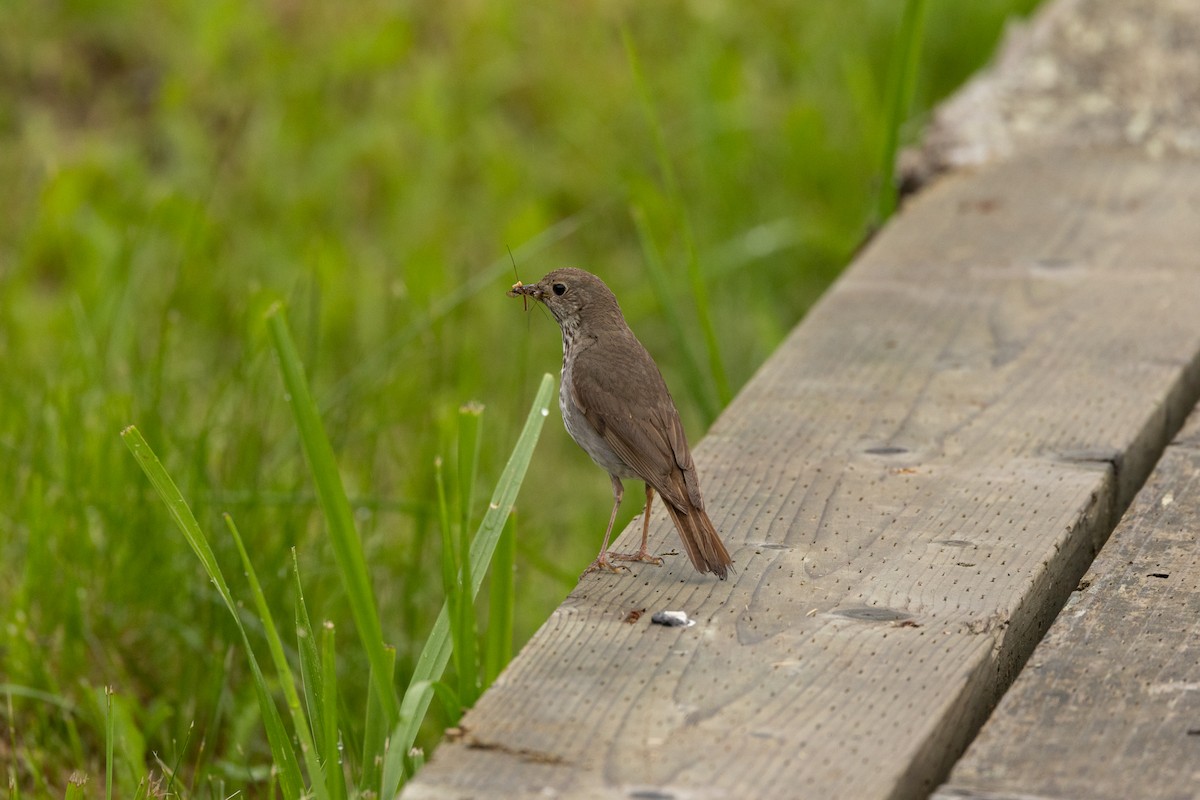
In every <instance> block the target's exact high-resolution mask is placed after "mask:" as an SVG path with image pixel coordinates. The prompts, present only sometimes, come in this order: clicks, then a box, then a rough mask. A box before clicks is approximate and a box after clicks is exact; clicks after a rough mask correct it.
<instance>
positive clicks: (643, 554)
mask: <svg viewBox="0 0 1200 800" xmlns="http://www.w3.org/2000/svg"><path fill="white" fill-rule="evenodd" d="M608 555H609V556H610V557H612V558H615V559H616V560H617V561H641V562H642V563H645V564H653V565H654V566H656V567H661V566H662V564H663V560H662V559H661V558H659V557H658V556H652V555H650V553H649V552H648V551H646V550H638V551H637V552H636V553H609V554H608Z"/></svg>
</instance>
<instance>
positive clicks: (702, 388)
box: [629, 205, 720, 424]
mask: <svg viewBox="0 0 1200 800" xmlns="http://www.w3.org/2000/svg"><path fill="white" fill-rule="evenodd" d="M629 214H630V216H631V217H632V218H633V226H634V227H635V228H636V229H637V233H638V241H639V242H640V243H641V246H642V263H644V264H645V265H646V275H647V276H648V277H649V278H650V286H651V288H652V289H653V290H654V295H655V297H657V298H658V305H659V306H660V307H661V308H662V310H663V315H664V316H665V317H666V318H667V325H668V326H669V327H670V328H671V332H672V333H673V334H674V336H675V346H676V352H678V353H682V354H683V376H684V380H685V381H687V385H688V391H689V392H690V393H691V395H692V397H693V398H694V399H695V401H696V402H697V403H698V404H699V405H700V412H701V413H702V414H703V415H704V420H705V424H709V423H711V422H712V421H713V420H714V419H716V418H717V412H718V411H720V408H719V406H718V404H717V400H716V398H715V397H713V394H712V385H711V383H710V382H709V381H708V380H707V379H706V378H705V377H704V371H703V370H702V369H701V367H700V359H699V357H697V355H696V348H695V347H693V346H692V337H691V336H689V335H688V332H687V329H686V328H685V327H684V325H683V317H682V316H681V315H680V313H679V304H678V303H676V302H675V299H674V297H675V296H674V294H673V293H672V292H671V281H670V279H669V278H668V277H667V269H666V267H665V266H664V265H663V260H662V252H661V251H660V250H659V248H658V244H657V243H656V242H655V241H654V233H653V232H652V231H651V230H650V221H649V220H648V219H647V218H646V210H645V209H644V208H642V207H641V206H639V205H633V206H631V207H630V209H629Z"/></svg>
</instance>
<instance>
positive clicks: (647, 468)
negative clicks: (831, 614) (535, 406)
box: [509, 269, 733, 580]
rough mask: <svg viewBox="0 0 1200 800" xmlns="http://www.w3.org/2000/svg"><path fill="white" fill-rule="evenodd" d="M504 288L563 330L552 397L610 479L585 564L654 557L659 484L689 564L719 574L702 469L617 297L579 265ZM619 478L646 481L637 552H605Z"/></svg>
mask: <svg viewBox="0 0 1200 800" xmlns="http://www.w3.org/2000/svg"><path fill="white" fill-rule="evenodd" d="M509 296H511V297H518V296H525V297H532V298H534V299H535V300H540V301H541V302H542V303H544V304H545V306H546V308H548V309H550V313H551V314H553V315H554V318H555V319H556V320H558V324H559V327H560V328H562V340H563V367H562V383H561V384H560V386H559V389H558V406H559V408H560V409H561V410H562V418H563V424H565V425H566V427H567V433H569V434H571V438H572V439H574V440H575V442H576V443H577V444H578V445H579V446H580V447H582V448H583V449H584V450H585V451H586V452H587V454H588V455H589V456H591V457H592V460H593V461H595V462H596V463H597V464H599V465H600V466H601V467H603V468H604V469H605V470H607V471H608V474H609V477H610V478H611V479H612V487H613V508H612V514H610V515H609V517H608V529H607V530H605V532H604V544H603V545H602V546H601V547H600V555H599V556H597V557H596V560H595V561H593V562H592V564H591V566H589V567H588V568H587V569H586V570H585V571H584V574H585V575H586V574H587V573H589V572H593V571H596V570H600V569H607V570H611V571H613V572H616V571H617V570H618V569H619V568H618V567H616V566H614V565H613V563H612V562H611V561H609V557H610V556H611V557H612V558H614V559H617V560H621V561H648V562H651V563H654V564H661V563H662V559H661V558H657V557H655V556H652V555H650V553H649V552H648V551H647V550H646V536H647V534H648V532H649V525H650V504H651V502H652V501H653V499H654V492H655V490H657V491H658V493H659V494H660V495H662V498H663V501H664V502H665V503H666V505H667V511H669V512H670V513H671V519H672V520H674V522H675V529H676V530H677V531H679V537H680V538H681V539H682V540H683V546H684V548H685V549H686V550H687V554H688V558H690V559H691V560H692V565H693V566H694V567H695V568H696V569H697V570H699V571H700V572H712V573H713V574H715V575H716V576H717V577H719V578H721V579H722V580H724V579H725V576H726V574H727V573H728V570H729V566H730V565H731V564H732V563H733V560H732V559H731V558H730V557H729V553H728V551H726V549H725V545H723V544H722V543H721V538H720V537H719V536H718V535H717V531H716V529H715V528H713V524H712V522H711V521H710V520H709V518H708V514H706V513H704V500H703V498H702V497H701V495H700V477H699V476H698V475H697V474H696V466H695V464H693V463H692V454H691V451H690V450H689V449H688V443H687V439H686V438H685V437H684V433H683V425H682V424H681V423H680V422H679V412H678V411H677V410H676V408H675V403H674V401H673V400H671V393H670V392H669V391H667V385H666V383H664V382H663V379H662V375H661V374H660V373H659V371H658V367H657V366H655V364H654V360H653V359H652V358H650V354H649V353H647V352H646V348H645V347H643V346H642V343H641V342H639V341H638V340H637V337H636V336H634V335H633V331H631V330H630V329H629V325H627V324H626V323H625V318H624V317H623V316H622V315H621V307H620V306H619V305H617V298H616V297H614V296H613V293H612V292H611V291H609V289H608V287H607V286H605V285H604V282H603V281H601V280H600V279H599V278H597V277H596V276H595V275H592V274H591V273H589V272H584V271H583V270H581V269H556V270H554V271H553V272H551V273H550V274H548V275H547V276H546V277H544V278H542V279H541V281H539V282H538V283H535V284H530V285H529V286H525V285H523V284H521V283H520V282H518V283H517V284H516V285H514V286H513V288H512V291H510V292H509ZM621 478H640V479H641V480H643V481H645V482H646V514H645V517H644V518H643V519H642V546H641V548H640V549H639V550H638V551H637V552H636V553H610V552H608V540H609V537H611V536H612V527H613V522H614V520H616V518H617V509H618V508H620V506H621V498H622V496H623V495H624V493H625V487H624V486H623V485H622V484H621Z"/></svg>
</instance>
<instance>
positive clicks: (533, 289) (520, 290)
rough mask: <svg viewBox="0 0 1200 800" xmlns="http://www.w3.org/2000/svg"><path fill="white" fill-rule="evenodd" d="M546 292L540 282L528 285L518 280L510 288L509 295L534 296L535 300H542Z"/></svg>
mask: <svg viewBox="0 0 1200 800" xmlns="http://www.w3.org/2000/svg"><path fill="white" fill-rule="evenodd" d="M543 294H544V292H543V291H542V287H541V286H540V285H539V284H536V283H531V284H529V285H526V284H524V283H521V282H520V281H517V282H516V283H514V284H513V285H512V288H511V289H509V290H508V296H509V297H532V298H533V299H534V300H541V299H542V295H543Z"/></svg>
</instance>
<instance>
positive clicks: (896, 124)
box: [875, 0, 926, 225]
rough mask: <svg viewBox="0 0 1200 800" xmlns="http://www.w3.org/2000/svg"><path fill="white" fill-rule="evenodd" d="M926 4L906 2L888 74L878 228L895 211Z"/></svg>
mask: <svg viewBox="0 0 1200 800" xmlns="http://www.w3.org/2000/svg"><path fill="white" fill-rule="evenodd" d="M925 5H926V0H906V2H905V3H904V16H903V17H901V19H900V31H899V33H898V34H897V37H896V45H895V47H894V48H893V51H892V64H891V70H890V72H889V80H888V86H889V92H888V98H887V100H888V114H887V121H886V122H885V125H884V132H883V135H884V140H883V152H882V153H880V158H881V159H882V161H881V163H880V166H879V170H880V171H879V175H880V186H879V204H878V206H877V208H876V211H875V214H876V224H877V225H882V224H883V223H885V222H887V220H888V218H889V217H891V216H892V214H893V213H894V212H895V211H896V201H897V193H898V191H899V186H898V183H897V181H896V151H897V150H898V149H899V147H900V128H901V127H902V126H903V125H904V123H905V121H906V120H907V118H908V114H909V109H911V108H912V103H913V97H914V96H915V95H916V91H917V66H918V64H919V63H920V61H921V41H922V39H923V38H924V31H925Z"/></svg>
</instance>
